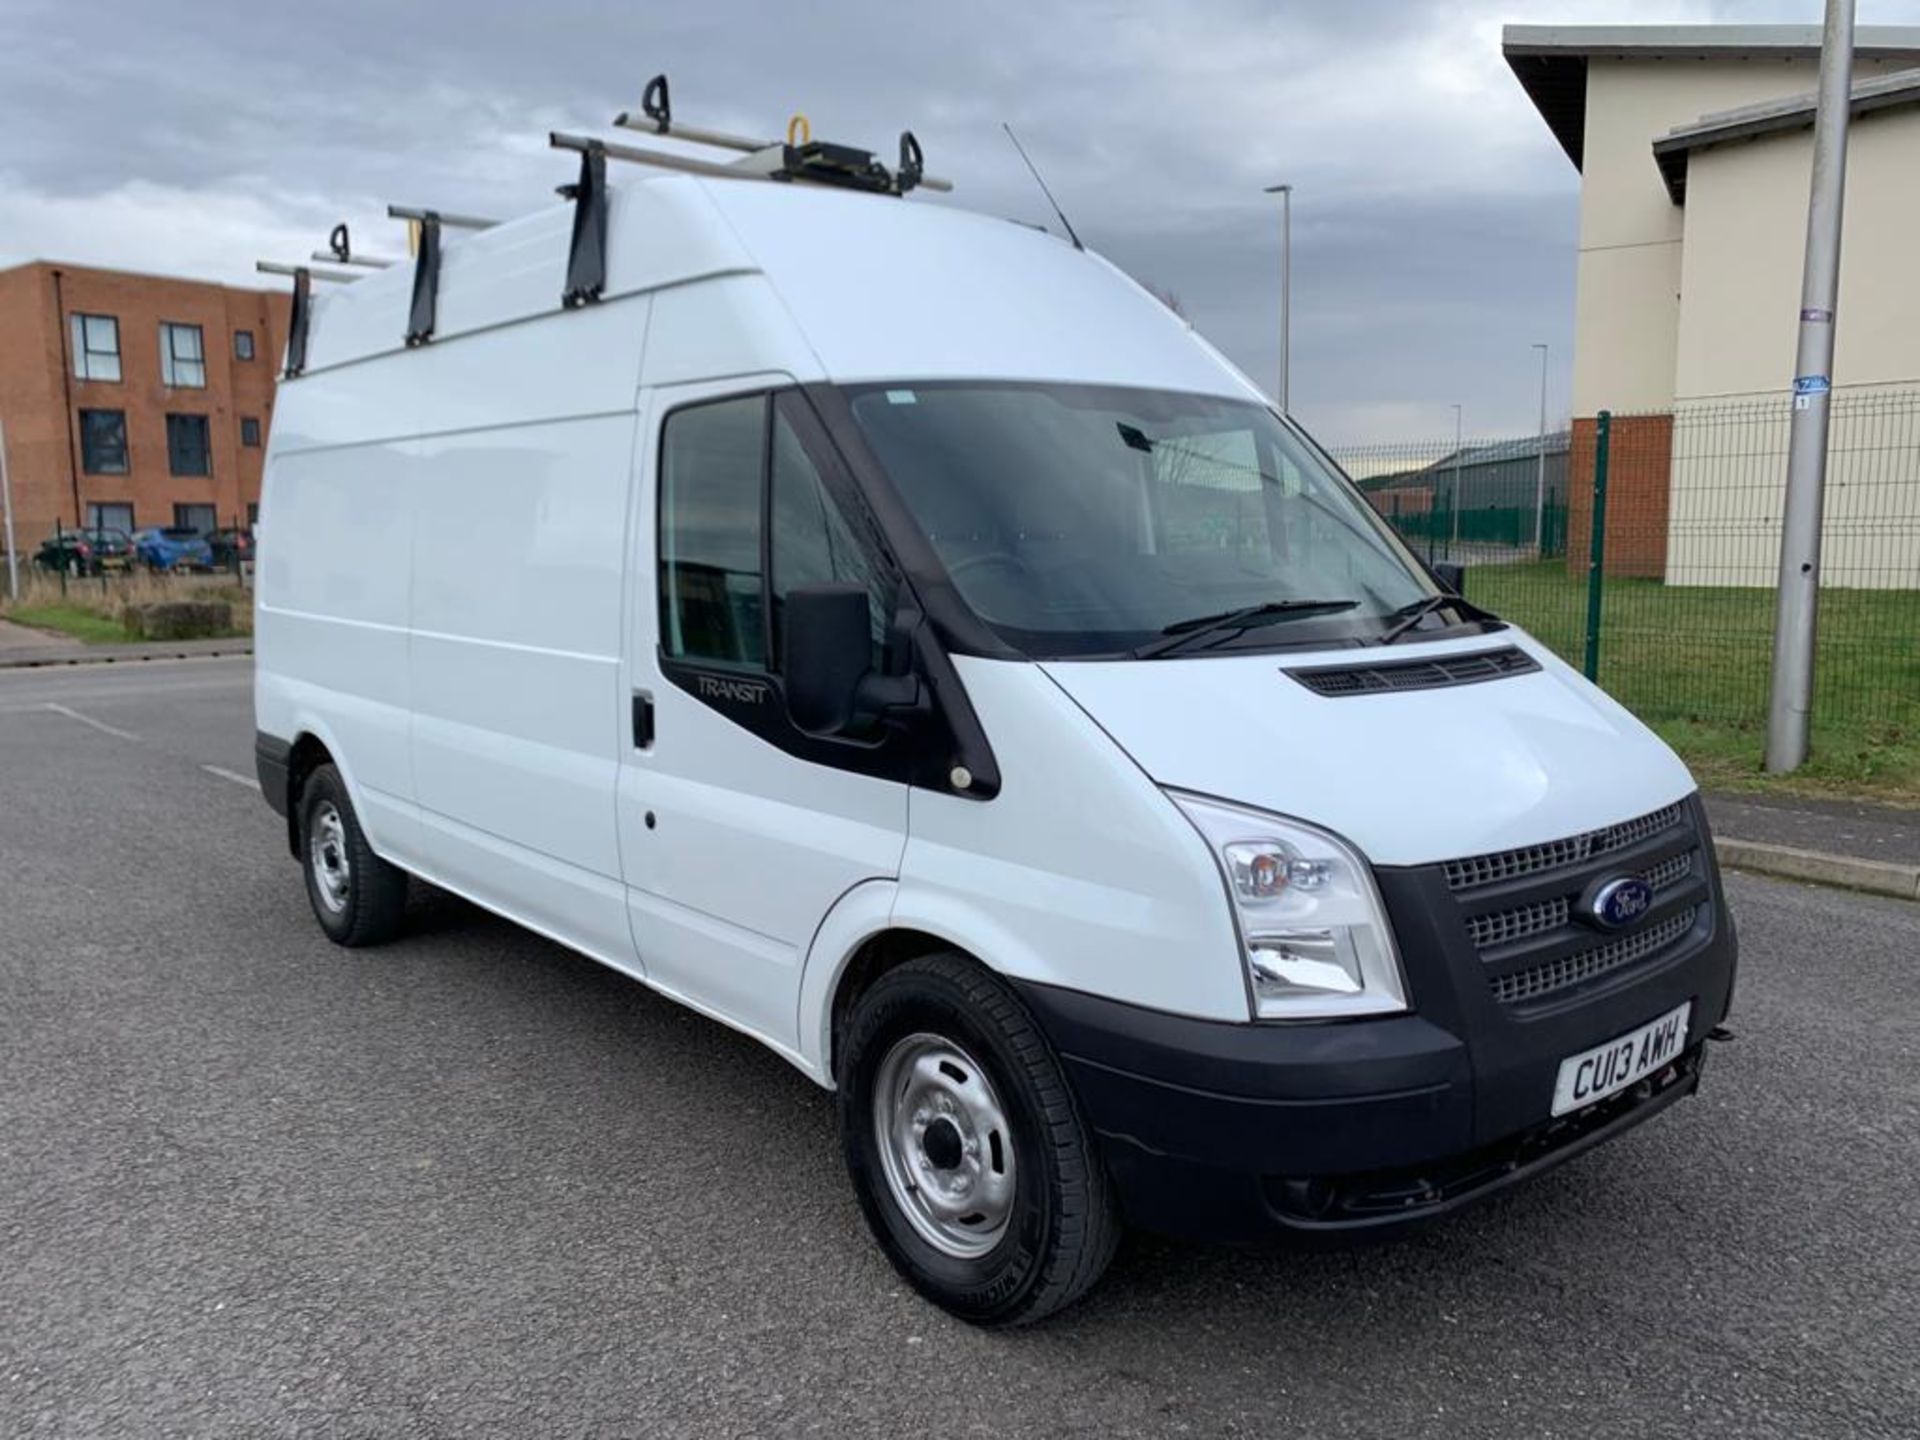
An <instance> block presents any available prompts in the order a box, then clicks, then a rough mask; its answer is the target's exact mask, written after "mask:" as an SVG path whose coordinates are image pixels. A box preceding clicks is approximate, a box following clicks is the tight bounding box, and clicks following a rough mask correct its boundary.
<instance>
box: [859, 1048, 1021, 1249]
mask: <svg viewBox="0 0 1920 1440" xmlns="http://www.w3.org/2000/svg"><path fill="white" fill-rule="evenodd" d="M873 1131H874V1140H875V1142H876V1144H877V1145H878V1147H879V1150H880V1164H881V1169H882V1171H883V1172H884V1173H885V1175H886V1179H887V1190H888V1192H889V1193H890V1194H891V1195H892V1197H893V1203H894V1206H895V1208H896V1209H898V1210H899V1211H900V1213H901V1214H902V1215H903V1216H905V1217H906V1220H907V1223H908V1224H909V1225H911V1226H912V1227H913V1229H914V1233H915V1234H917V1235H919V1236H920V1238H921V1239H923V1240H925V1241H926V1242H927V1243H928V1244H929V1245H931V1246H933V1247H934V1248H935V1249H936V1250H938V1251H940V1252H941V1253H942V1254H943V1255H951V1256H953V1257H954V1258H955V1259H959V1260H972V1259H977V1258H978V1257H980V1256H982V1255H985V1254H986V1253H987V1252H988V1251H990V1250H992V1249H993V1247H994V1246H995V1245H998V1244H999V1243H1000V1240H1001V1237H1002V1236H1004V1235H1005V1234H1006V1233H1007V1227H1008V1225H1009V1224H1010V1223H1012V1219H1013V1202H1014V1195H1015V1175H1014V1148H1013V1127H1012V1126H1011V1125H1010V1124H1009V1123H1008V1121H1007V1113H1006V1107H1005V1106H1004V1105H1002V1104H1001V1102H1000V1095H999V1092H998V1091H997V1090H996V1089H995V1088H994V1085H993V1081H992V1080H991V1079H990V1078H988V1075H987V1072H986V1071H985V1070H984V1069H983V1068H981V1066H980V1065H979V1063H978V1062H977V1061H975V1060H974V1058H973V1057H972V1056H971V1055H969V1054H968V1053H967V1052H966V1051H965V1050H963V1049H962V1048H961V1047H960V1046H958V1045H956V1044H954V1042H953V1041H951V1040H948V1039H946V1038H945V1037H944V1036H940V1035H933V1034H927V1033H924V1032H923V1033H918V1034H913V1035H909V1036H907V1037H906V1038H905V1039H903V1040H899V1041H896V1042H895V1043H894V1045H893V1047H892V1048H891V1049H890V1050H888V1051H887V1053H886V1057H885V1058H884V1059H882V1060H881V1062H880V1068H879V1070H878V1072H877V1073H876V1075H875V1078H874V1088H873Z"/></svg>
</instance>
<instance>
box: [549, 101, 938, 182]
mask: <svg viewBox="0 0 1920 1440" xmlns="http://www.w3.org/2000/svg"><path fill="white" fill-rule="evenodd" d="M613 123H614V124H615V125H617V126H619V127H620V128H621V129H623V130H638V131H640V132H641V133H643V134H648V135H666V136H670V137H672V138H673V139H675V140H681V141H685V142H687V143H689V144H694V145H706V146H709V147H711V148H713V149H718V150H728V151H732V152H734V153H735V154H736V155H738V156H739V157H740V158H738V159H736V160H731V161H720V160H714V159H708V158H704V157H701V156H697V155H679V154H675V153H673V152H671V151H667V150H650V149H642V148H641V147H639V146H637V145H619V144H611V143H608V142H606V141H601V140H594V139H591V138H589V137H587V136H584V135H566V134H562V133H560V132H559V131H555V132H553V133H551V134H550V135H549V136H548V137H547V139H548V143H549V144H551V145H552V146H553V147H554V148H555V149H556V150H577V151H580V152H581V153H582V154H588V153H597V154H602V155H604V156H606V158H607V159H609V160H625V161H627V162H629V163H631V164H635V165H653V166H657V167H658V168H660V169H663V170H680V171H684V172H686V173H689V174H693V175H710V176H715V177H719V178H723V179H729V180H777V181H785V182H799V183H802V184H811V185H831V186H835V187H837V188H839V189H844V190H864V191H867V192H869V193H871V194H877V195H905V194H906V193H907V192H908V191H910V190H915V189H926V190H938V191H941V192H947V191H951V190H952V189H953V182H952V181H950V180H942V179H940V178H939V177H938V176H934V175H929V174H927V173H926V168H925V166H924V164H923V160H922V156H921V152H920V142H919V141H918V140H916V139H915V138H914V135H913V132H912V131H911V130H903V131H901V132H900V158H899V163H898V164H897V165H896V166H895V167H894V168H893V169H891V170H889V169H888V168H887V167H886V166H885V165H884V164H882V163H881V162H880V160H879V158H878V157H876V156H875V155H874V153H873V152H872V151H870V150H862V149H859V148H857V147H855V146H852V145H838V144H834V143H832V142H831V141H826V140H815V139H814V138H813V127H812V126H811V125H810V124H809V123H808V121H807V117H806V116H805V115H795V116H794V117H793V118H792V119H791V120H789V121H788V122H787V134H786V138H785V139H784V140H756V139H754V138H752V137H751V136H747V135H733V134H729V133H728V132H727V131H724V130H708V129H706V128H704V127H701V126H694V125H683V124H681V123H680V122H679V121H677V120H675V119H674V118H673V100H672V95H671V92H670V91H669V90H668V87H667V77H666V76H665V75H656V76H654V77H653V79H651V80H649V81H648V82H647V86H646V89H645V90H644V91H642V92H641V96H640V113H639V114H637V115H636V114H635V113H634V112H632V111H631V110H626V111H622V112H621V113H620V114H619V115H616V116H615V117H614V120H613Z"/></svg>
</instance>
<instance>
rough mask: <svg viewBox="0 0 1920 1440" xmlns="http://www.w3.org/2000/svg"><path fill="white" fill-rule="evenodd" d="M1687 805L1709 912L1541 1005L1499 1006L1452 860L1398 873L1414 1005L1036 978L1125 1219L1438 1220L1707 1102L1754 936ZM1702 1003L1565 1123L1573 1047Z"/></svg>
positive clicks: (1695, 892) (1236, 1235)
mask: <svg viewBox="0 0 1920 1440" xmlns="http://www.w3.org/2000/svg"><path fill="white" fill-rule="evenodd" d="M1689 803H1690V804H1692V805H1693V807H1694V810H1695V817H1694V823H1695V827H1696V829H1695V833H1696V834H1697V837H1698V840H1697V844H1698V846H1699V849H1700V853H1701V855H1702V860H1701V862H1700V870H1699V873H1698V874H1697V875H1696V877H1695V880H1694V882H1693V886H1692V888H1691V889H1690V890H1688V891H1686V892H1685V893H1679V894H1676V896H1675V897H1674V898H1673V900H1672V901H1671V902H1670V903H1672V904H1690V905H1694V906H1697V908H1698V911H1699V921H1698V923H1697V924H1696V925H1695V926H1694V928H1693V929H1692V930H1691V931H1690V932H1689V933H1688V934H1687V936H1686V938H1685V939H1684V940H1683V941H1682V942H1681V943H1679V944H1677V945H1676V946H1674V947H1673V948H1671V949H1670V950H1668V951H1666V952H1664V953H1662V954H1660V955H1659V956H1657V957H1655V958H1654V959H1652V960H1650V961H1647V962H1646V963H1641V964H1637V965H1633V966H1630V967H1624V968H1622V969H1621V970H1620V971H1618V972H1616V973H1610V974H1606V975H1603V976H1599V977H1597V978H1596V979H1594V980H1592V981H1590V982H1586V983H1581V984H1577V985H1573V986H1571V987H1569V988H1567V989H1565V990H1563V991H1560V992H1558V993H1556V994H1554V995H1553V996H1551V997H1549V998H1547V999H1545V1000H1542V1001H1540V1002H1538V1003H1523V1004H1513V1003H1503V1002H1502V1000H1501V999H1499V998H1498V996H1497V992H1496V991H1495V990H1494V989H1493V988H1492V987H1491V986H1490V984H1489V980H1490V966H1489V963H1488V961H1487V959H1486V958H1485V957H1484V956H1483V954H1482V953H1481V952H1480V951H1477V950H1476V949H1475V948H1474V944H1473V941H1472V940H1471V939H1470V938H1469V934H1468V928H1467V923H1466V921H1465V920H1464V919H1463V915H1462V910H1463V907H1462V905H1461V904H1460V903H1458V902H1457V900H1456V898H1455V897H1454V896H1453V895H1452V894H1450V893H1449V892H1448V889H1447V884H1446V880H1445V876H1444V873H1443V872H1442V871H1441V869H1440V867H1427V868H1422V869H1413V870H1399V871H1382V872H1380V876H1379V878H1380V883H1381V891H1382V894H1383V896H1384V898H1385V899H1386V902H1387V907H1388V910H1389V913H1390V915H1391V917H1392V919H1393V922H1394V927H1395V932H1396V935H1397V937H1398V939H1399V941H1400V948H1401V958H1402V962H1403V964H1404V965H1405V967H1406V970H1407V979H1408V983H1409V986H1410V988H1411V990H1412V992H1413V1003H1414V1007H1415V1009H1414V1013H1412V1014H1408V1015H1397V1016H1391V1017H1387V1018H1381V1019H1368V1020H1351V1021H1339V1022H1327V1023H1323V1024H1285V1025H1280V1024H1267V1025H1254V1024H1233V1023H1226V1022H1220V1021H1210V1020H1197V1019H1192V1018H1188V1017H1184V1016H1176V1015H1169V1014H1166V1013H1164V1012H1161V1011H1150V1010H1144V1009H1140V1008H1138V1007H1134V1006H1129V1005H1123V1004H1120V1003H1118V1002H1115V1001H1111V1000H1105V999H1101V998H1098V997H1096V996H1091V995H1086V994H1083V993H1080V992H1078V991H1069V990H1061V989H1057V988H1054V987H1049V986H1043V985H1032V984H1027V985H1023V986H1021V987H1020V990H1021V994H1022V996H1023V997H1024V998H1025V1000H1026V1002H1027V1004H1028V1006H1029V1007H1030V1009H1031V1010H1032V1012H1033V1014H1034V1016H1035V1018H1036V1019H1037V1020H1038V1022H1039V1024H1040V1026H1041V1028H1042V1029H1043V1030H1044V1031H1045V1032H1046V1033H1047V1035H1048V1037H1049V1038H1050V1039H1051V1041H1052V1042H1053V1045H1054V1048H1055V1051H1056V1052H1057V1053H1058V1054H1059V1056H1060V1057H1061V1061H1062V1063H1063V1065H1064V1067H1065V1069H1066V1072H1067V1077H1068V1080H1069V1082H1070V1083H1071V1084H1072V1085H1073V1087H1074V1091H1075V1093H1076V1095H1077V1097H1078V1098H1079V1101H1080V1104H1081V1107H1082V1109H1083V1111H1084V1112H1085V1114H1086V1115H1087V1117H1088V1120H1089V1122H1090V1123H1091V1124H1092V1126H1093V1128H1094V1130H1095V1131H1096V1133H1097V1134H1098V1135H1099V1137H1100V1143H1101V1149H1102V1154H1103V1158H1104V1159H1105V1161H1106V1165H1107V1168H1108V1172H1109V1173H1110V1175H1111V1176H1112V1177H1113V1180H1114V1182H1115V1184H1116V1186H1117V1187H1118V1190H1119V1192H1120V1198H1121V1203H1122V1206H1123V1208H1124V1210H1125V1212H1126V1214H1127V1217H1128V1219H1129V1220H1130V1221H1131V1222H1133V1223H1135V1224H1137V1225H1140V1226H1143V1227H1145V1228H1147V1229H1152V1230H1158V1231H1161V1232H1164V1233H1170V1234H1177V1235H1188V1236H1195V1237H1199V1238H1207V1239H1250V1238H1256V1237H1258V1236H1260V1235H1263V1234H1271V1233H1274V1232H1276V1231H1286V1230H1293V1231H1323V1232H1324V1231H1350V1230H1375V1229H1381V1228H1384V1227H1390V1226H1394V1225H1400V1224H1405V1223H1407V1222H1409V1221H1415V1220H1423V1219H1428V1218H1432V1217H1434V1216H1436V1215H1440V1214H1444V1213H1446V1212H1448V1211H1451V1210H1453V1209H1456V1208H1458V1207H1459V1206H1461V1205H1463V1204H1465V1203H1467V1202H1469V1201H1471V1200H1475V1199H1478V1198H1481V1197H1483V1196H1485V1195H1488V1194H1491V1193H1492V1192H1494V1191H1495V1190H1499V1189H1502V1188H1504V1187H1506V1186H1507V1185H1510V1184H1512V1183H1514V1182H1515V1181H1517V1180H1521V1179H1524V1178H1526V1177H1528V1176H1531V1175H1534V1174H1538V1173H1540V1172H1541V1171H1544V1170H1547V1169H1550V1168H1551V1167H1552V1166H1554V1165H1557V1164H1559V1163H1561V1162H1562V1161H1565V1160H1567V1159H1570V1158H1572V1157H1573V1156H1574V1155H1577V1154H1579V1153H1581V1152H1582V1151H1584V1150H1587V1149H1590V1148H1591V1147H1592V1146H1594V1145H1597V1144H1599V1143H1601V1142H1602V1141H1605V1140H1607V1139H1610V1138H1611V1137H1613V1136H1614V1135H1617V1134H1619V1133H1621V1132H1622V1131H1625V1130H1627V1129H1630V1128H1632V1127H1633V1126H1634V1125H1637V1124H1640V1123H1641V1122H1643V1121H1645V1120H1647V1119H1650V1118H1652V1117H1653V1116H1654V1115H1656V1114H1658V1113H1659V1112H1660V1111H1661V1110H1664V1109H1665V1108H1667V1107H1668V1106H1669V1105H1671V1104H1673V1103H1675V1102H1676V1101H1678V1100H1680V1099H1681V1098H1683V1097H1684V1096H1686V1095H1689V1094H1691V1093H1692V1092H1693V1091H1694V1090H1695V1089H1696V1088H1697V1087H1698V1085H1699V1082H1700V1074H1701V1070H1702V1068H1703V1065H1704V1062H1705V1042H1706V1039H1707V1036H1708V1035H1709V1034H1710V1033H1711V1032H1712V1031H1713V1029H1714V1028H1715V1027H1716V1026H1717V1025H1718V1024H1719V1023H1720V1021H1721V1020H1722V1019H1724V1018H1725V1016H1726V1013H1727V1009H1728V1006H1729V1005H1730V1003H1731V999H1732V993H1733V983H1734V974H1735V969H1736V964H1737V959H1736V955H1737V945H1736V941H1735V938H1734V931H1733V926H1732V923H1731V921H1730V919H1729V917H1728V916H1727V914H1726V908H1725V902H1724V898H1723V896H1722V894H1721V890H1720V883H1719V876H1718V874H1717V872H1716V871H1715V870H1714V868H1713V863H1712V842H1711V839H1710V837H1709V836H1708V835H1707V832H1706V828H1705V818H1704V816H1703V815H1700V814H1699V813H1698V806H1697V802H1689ZM1668 848H1671V845H1669V846H1668ZM1526 883H1527V884H1529V885H1533V884H1537V883H1538V882H1531V881H1530V882H1526ZM1481 903H1483V902H1481V901H1479V900H1476V901H1475V904H1476V905H1478V904H1481ZM1469 908H1471V907H1469ZM1493 968H1494V969H1497V968H1498V967H1497V966H1495V967H1493ZM1686 1002H1691V1003H1692V1007H1693V1008H1692V1013H1691V1016H1690V1018H1689V1022H1688V1034H1687V1037H1686V1042H1685V1045H1684V1047H1683V1050H1682V1052H1681V1054H1680V1055H1679V1057H1678V1058H1677V1059H1676V1060H1675V1061H1674V1063H1673V1064H1672V1065H1670V1066H1669V1067H1667V1068H1666V1069H1664V1070H1662V1071H1660V1072H1658V1073H1657V1074H1655V1075H1653V1076H1650V1077H1648V1078H1647V1079H1645V1080H1643V1081H1641V1082H1639V1083H1638V1084H1636V1085H1634V1086H1633V1087H1631V1088H1629V1089H1628V1090H1626V1091H1623V1092H1621V1093H1620V1094H1618V1095H1615V1096H1611V1097H1609V1098H1608V1099H1606V1100H1604V1101H1602V1102H1600V1103H1599V1104H1596V1105H1594V1106H1591V1107H1589V1108H1587V1109H1585V1110H1582V1111H1579V1112H1576V1113H1575V1114H1572V1115H1567V1116H1562V1117H1559V1118H1558V1119H1555V1118H1554V1117H1553V1116H1552V1115H1551V1113H1550V1111H1551V1104H1552V1097H1553V1089H1554V1079H1555V1076H1556V1074H1557V1072H1558V1069H1559V1064H1560V1061H1561V1060H1563V1059H1565V1058H1566V1057H1567V1056H1569V1055H1574V1054H1577V1053H1579V1052H1580V1051H1582V1050H1585V1049H1588V1048H1590V1047H1592V1046H1594V1045H1597V1044H1600V1043H1602V1042H1604V1041H1606V1040H1608V1039H1610V1038H1612V1037H1613V1036H1616V1035H1622V1034H1625V1033H1626V1032H1628V1031H1630V1030H1633V1029H1634V1028H1636V1027H1637V1026H1640V1025H1642V1024H1644V1023H1646V1022H1647V1021H1649V1020H1652V1019H1654V1018H1655V1017H1657V1016H1659V1015H1662V1014H1665V1013H1666V1012H1667V1011H1669V1010H1672V1009H1674V1008H1675V1007H1677V1006H1679V1005H1681V1004H1682V1003H1686Z"/></svg>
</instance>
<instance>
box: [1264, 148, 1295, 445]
mask: <svg viewBox="0 0 1920 1440" xmlns="http://www.w3.org/2000/svg"><path fill="white" fill-rule="evenodd" d="M1266 193H1267V194H1269V195H1278V196H1279V197H1280V390H1279V400H1280V413H1281V414H1282V415H1285V414H1287V413H1288V406H1287V371H1288V369H1289V368H1290V365H1289V361H1290V358H1291V357H1290V356H1289V354H1288V351H1289V349H1290V348H1291V345H1290V337H1289V335H1288V332H1289V331H1290V330H1291V329H1292V326H1293V186H1291V185H1269V186H1267V188H1266Z"/></svg>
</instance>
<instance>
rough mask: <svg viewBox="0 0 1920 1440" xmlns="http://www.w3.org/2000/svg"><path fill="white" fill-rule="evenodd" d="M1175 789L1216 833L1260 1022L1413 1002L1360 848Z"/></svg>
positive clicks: (1174, 795)
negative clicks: (1409, 998)
mask: <svg viewBox="0 0 1920 1440" xmlns="http://www.w3.org/2000/svg"><path fill="white" fill-rule="evenodd" d="M1167 794H1168V796H1169V798H1171V799H1172V801H1173V803H1174V804H1176V805H1178V806H1179V807H1180V809H1181V810H1182V811H1183V812H1184V813H1185V815H1186V817H1187V818H1188V819H1189V820H1191V821H1193V823H1194V824H1195V825H1196V826H1197V827H1198V828H1199V831H1200V833H1201V834H1202V835H1204V836H1205V837H1206V838H1207V842H1208V844H1209V845H1210V846H1211V848H1212V850H1213V853H1214V858H1215V859H1217V860H1218V861H1219V862H1220V869H1221V872H1222V873H1223V874H1224V875H1225V877H1226V882H1227V893H1228V894H1229V895H1230V896H1231V897H1232V900H1233V913H1234V919H1235V921H1236V922H1237V924H1238V927H1239V931H1240V941H1241V951H1242V956H1243V958H1244V960H1245V963H1246V969H1247V988H1248V991H1249V992H1250V994H1251V996H1252V1004H1253V1016H1254V1018H1255V1019H1256V1020H1323V1019H1329V1018H1333V1017H1338V1016H1342V1015H1386V1014H1392V1013H1394V1012H1396V1011H1402V1010H1405V1009H1406V1008H1407V987H1406V981H1405V979H1404V978H1403V976H1402V975H1401V973H1400V958H1399V956H1398V955H1397V954H1396V953H1395V951H1394V948H1393V931H1392V929H1391V928H1390V927H1389V926H1388V924H1387V916H1386V911H1385V909H1384V908H1383V907H1382V905H1381V904H1380V895H1379V892H1378V891H1377V890H1375V889H1374V884H1373V872H1372V871H1371V870H1370V869H1369V868H1368V866H1367V862H1366V861H1365V860H1363V859H1361V858H1360V856H1359V854H1358V853H1357V852H1356V851H1355V850H1354V849H1353V848H1352V847H1351V846H1349V845H1347V844H1346V843H1345V842H1344V841H1342V840H1339V839H1337V838H1336V837H1334V836H1332V835H1329V834H1328V833H1327V832H1326V831H1324V830H1316V829H1314V828H1313V827H1312V826H1311V825H1303V824H1301V823H1300V822H1299V821H1298V820H1286V819H1282V818H1281V817H1280V816H1278V815H1268V814H1266V813H1264V812H1262V811H1259V810H1243V809H1241V808H1240V807H1239V806H1237V805H1227V804H1223V803H1222V802H1220V801H1218V800H1203V799H1201V798H1200V797H1199V796H1197V795H1186V794H1182V793H1180V792H1178V791H1174V790H1169V791H1168V792H1167Z"/></svg>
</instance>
